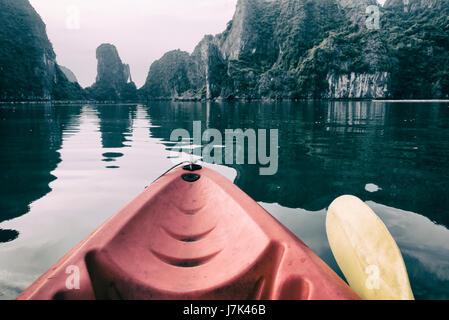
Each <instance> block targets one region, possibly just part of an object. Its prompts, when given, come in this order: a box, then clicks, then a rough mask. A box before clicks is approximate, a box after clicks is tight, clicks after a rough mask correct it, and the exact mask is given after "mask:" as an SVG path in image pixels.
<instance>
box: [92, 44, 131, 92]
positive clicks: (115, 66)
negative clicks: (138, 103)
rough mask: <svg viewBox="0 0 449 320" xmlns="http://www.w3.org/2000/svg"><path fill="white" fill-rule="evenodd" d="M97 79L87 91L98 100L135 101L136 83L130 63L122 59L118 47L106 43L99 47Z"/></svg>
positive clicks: (97, 52)
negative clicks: (133, 79) (132, 76)
mask: <svg viewBox="0 0 449 320" xmlns="http://www.w3.org/2000/svg"><path fill="white" fill-rule="evenodd" d="M96 56H97V79H96V82H95V83H94V84H93V85H92V86H91V87H90V88H86V92H87V94H88V96H89V98H90V99H93V100H97V101H134V100H136V99H137V89H136V85H135V84H134V82H133V81H132V78H131V72H130V68H129V65H127V64H124V63H123V62H122V60H121V59H120V56H119V54H118V51H117V48H116V47H115V46H114V45H112V44H109V43H104V44H102V45H100V46H99V47H98V48H97V51H96Z"/></svg>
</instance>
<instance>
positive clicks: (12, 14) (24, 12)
mask: <svg viewBox="0 0 449 320" xmlns="http://www.w3.org/2000/svg"><path fill="white" fill-rule="evenodd" d="M0 21H1V26H0V100H52V99H60V100H76V99H81V98H83V95H84V92H83V90H82V88H81V87H80V86H79V85H78V84H77V83H72V82H70V81H69V80H68V79H67V77H66V76H65V74H64V73H63V72H62V71H61V69H60V67H59V66H58V64H57V63H56V55H55V53H54V51H53V47H52V45H51V43H50V41H49V40H48V37H47V34H46V27H45V24H44V23H43V22H42V19H41V18H40V16H39V15H38V14H37V12H36V11H35V10H34V9H33V7H32V6H31V4H30V3H29V1H28V0H1V1H0Z"/></svg>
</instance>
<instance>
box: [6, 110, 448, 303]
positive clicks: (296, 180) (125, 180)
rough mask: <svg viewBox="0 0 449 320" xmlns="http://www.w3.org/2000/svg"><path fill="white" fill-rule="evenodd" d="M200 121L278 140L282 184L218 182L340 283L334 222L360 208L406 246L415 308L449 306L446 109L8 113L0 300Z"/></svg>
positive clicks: (158, 164) (233, 174)
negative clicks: (331, 237) (341, 201)
mask: <svg viewBox="0 0 449 320" xmlns="http://www.w3.org/2000/svg"><path fill="white" fill-rule="evenodd" d="M194 120H200V121H202V127H203V128H216V129H219V130H220V131H221V132H222V133H223V132H224V130H225V129H236V128H241V129H247V128H253V129H268V128H269V129H276V128H277V129H279V144H280V148H279V171H278V173H277V174H276V175H275V176H266V177H264V176H260V175H259V168H258V166H255V165H238V166H237V165H229V166H228V167H226V166H216V167H214V169H216V170H218V171H219V172H220V173H222V174H224V175H225V176H227V177H228V178H230V179H231V180H232V181H234V182H235V183H236V184H237V185H238V186H239V187H240V188H242V189H243V190H244V191H245V192H246V193H248V194H249V195H250V196H252V197H253V198H254V199H255V200H257V201H259V202H260V203H261V205H263V206H264V207H265V208H267V210H268V211H269V212H270V213H272V214H273V215H274V216H276V218H278V219H279V220H280V221H281V222H283V223H284V224H285V225H286V226H287V227H288V228H290V229H291V230H292V231H293V232H294V233H295V234H296V235H297V236H298V237H300V238H301V239H302V240H303V241H304V242H305V243H306V244H307V245H308V246H310V247H311V248H312V249H313V250H314V251H315V252H317V253H318V254H319V255H320V257H322V258H323V259H324V260H325V261H326V262H327V263H328V264H329V265H331V266H332V267H333V268H334V269H335V270H336V271H337V272H338V268H337V266H336V264H335V261H334V259H333V257H332V254H331V252H330V248H329V245H328V242H327V239H326V235H325V229H324V219H325V208H326V207H327V206H328V205H329V203H330V202H331V201H332V200H333V199H334V198H336V197H337V196H339V195H341V194H347V193H348V194H355V195H357V196H359V197H361V198H362V199H364V200H367V201H368V204H369V205H370V206H371V207H372V208H373V209H374V210H375V211H376V213H378V214H379V215H380V216H381V218H382V220H383V221H385V223H386V224H387V226H388V228H389V229H390V230H391V232H392V234H393V236H394V237H395V239H396V240H397V241H398V244H399V246H400V248H401V250H402V252H403V253H404V257H405V260H406V264H407V268H408V271H409V274H410V279H411V282H412V287H413V289H414V292H415V295H416V297H417V298H439V299H442V298H446V299H447V298H449V290H448V288H449V271H448V270H449V245H448V244H449V231H448V229H447V226H448V225H449V217H448V214H447V209H446V208H447V207H448V205H449V199H448V197H447V194H448V191H449V179H448V178H449V164H448V163H447V159H448V158H449V108H448V106H447V104H441V103H427V104H407V103H401V104H388V103H371V102H307V103H304V102H302V103H259V102H257V103H231V104H226V103H172V102H161V103H152V104H151V105H149V106H136V105H111V106H107V105H101V106H95V105H89V106H76V105H73V106H69V105H67V106H51V105H20V106H15V105H0V148H1V150H2V152H1V153H0V165H1V168H2V169H1V171H0V228H2V230H0V299H3V298H14V297H15V296H16V295H17V294H18V293H20V292H21V290H23V289H24V288H25V287H27V286H28V285H29V284H30V283H31V282H32V281H34V280H35V279H36V278H37V277H38V276H39V275H40V274H42V273H43V272H44V271H45V270H47V269H48V268H49V267H50V266H51V265H52V264H54V263H55V262H56V260H58V258H60V257H61V256H62V255H63V254H64V253H66V252H67V251H68V250H70V249H71V248H73V247H74V246H75V245H76V244H77V243H78V242H79V241H80V240H81V239H83V238H84V237H85V236H87V235H88V234H89V233H90V232H92V231H93V230H94V229H95V228H96V227H97V226H98V225H100V224H101V223H102V222H103V221H104V220H105V219H107V218H108V217H110V216H111V215H112V214H113V213H115V212H116V211H117V210H119V209H120V208H121V207H123V205H125V204H126V203H127V202H129V200H130V199H132V198H133V197H134V196H135V195H136V194H138V193H139V192H141V191H142V190H143V188H144V187H145V186H147V185H149V184H150V183H151V181H153V180H154V179H156V178H157V177H158V176H159V175H160V174H161V173H162V172H164V171H165V170H167V169H168V168H169V167H171V166H172V165H173V164H172V162H171V161H170V159H168V157H169V155H170V154H169V153H168V152H167V150H170V149H171V148H172V147H173V143H172V142H170V141H169V137H170V134H171V132H172V130H173V129H177V128H185V129H187V130H188V131H190V132H191V130H192V122H193V121H194ZM187 142H188V141H187ZM111 169H114V170H111ZM414 212H415V213H414ZM19 217H20V218H19ZM2 242H3V243H2ZM2 295H3V296H2Z"/></svg>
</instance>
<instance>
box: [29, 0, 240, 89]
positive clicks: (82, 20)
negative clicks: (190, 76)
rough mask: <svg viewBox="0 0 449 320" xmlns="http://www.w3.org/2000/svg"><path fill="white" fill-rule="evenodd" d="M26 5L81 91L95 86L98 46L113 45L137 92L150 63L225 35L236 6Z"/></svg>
mask: <svg viewBox="0 0 449 320" xmlns="http://www.w3.org/2000/svg"><path fill="white" fill-rule="evenodd" d="M30 2H31V4H32V5H33V7H34V8H35V9H36V11H37V12H38V13H39V14H40V16H41V17H42V19H43V20H44V22H45V24H46V25H47V33H48V37H49V38H50V41H51V42H52V44H53V47H54V50H55V52H56V55H57V61H58V63H59V64H60V65H63V66H65V67H68V68H69V69H71V70H72V71H73V72H74V73H75V75H76V77H77V78H78V81H79V82H80V84H81V86H83V87H86V86H90V85H92V84H93V83H94V82H95V77H96V74H97V60H96V57H95V49H96V48H97V47H98V46H99V45H100V44H101V43H112V44H114V45H115V46H116V47H117V49H118V51H119V54H120V57H121V59H122V61H123V62H124V63H128V64H129V65H130V66H131V74H132V77H133V80H134V81H135V82H136V85H137V87H140V86H142V85H143V83H144V82H145V79H146V76H147V74H148V70H149V67H150V65H151V63H152V62H153V61H154V60H156V59H159V58H160V57H161V56H162V55H163V54H164V53H166V52H167V51H169V50H173V49H181V50H185V51H188V52H192V51H193V49H194V48H195V46H196V44H198V42H199V41H200V40H201V39H202V38H203V36H204V35H206V34H217V33H220V32H222V31H224V30H225V28H226V24H227V22H228V21H229V20H231V19H232V16H233V14H234V10H235V5H236V3H237V0H30ZM78 13H79V19H77V18H76V17H77V16H78ZM78 27H79V28H78Z"/></svg>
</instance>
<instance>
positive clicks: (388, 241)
mask: <svg viewBox="0 0 449 320" xmlns="http://www.w3.org/2000/svg"><path fill="white" fill-rule="evenodd" d="M326 232H327V237H328V239H329V244H330V247H331V249H332V253H333V254H334V256H335V260H336V261H337V263H338V265H339V266H340V269H341V271H342V272H343V274H344V275H345V277H346V280H347V281H348V283H349V285H350V286H351V288H352V289H353V290H354V291H355V292H356V293H357V294H358V295H359V296H360V298H362V299H366V300H413V299H414V297H413V292H412V289H411V287H410V281H409V278H408V274H407V269H406V268H405V263H404V259H403V258H402V255H401V252H400V250H399V248H398V246H397V244H396V241H394V239H393V237H392V236H391V234H390V232H389V231H388V229H387V227H386V226H385V224H384V223H383V222H382V221H381V220H380V219H379V217H378V216H377V215H376V214H375V213H374V212H373V210H371V208H370V207H368V206H367V205H366V204H365V203H364V202H363V201H362V200H360V199H359V198H357V197H354V196H342V197H340V198H338V199H336V200H335V201H334V202H332V204H331V205H330V207H329V209H328V211H327V217H326Z"/></svg>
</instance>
